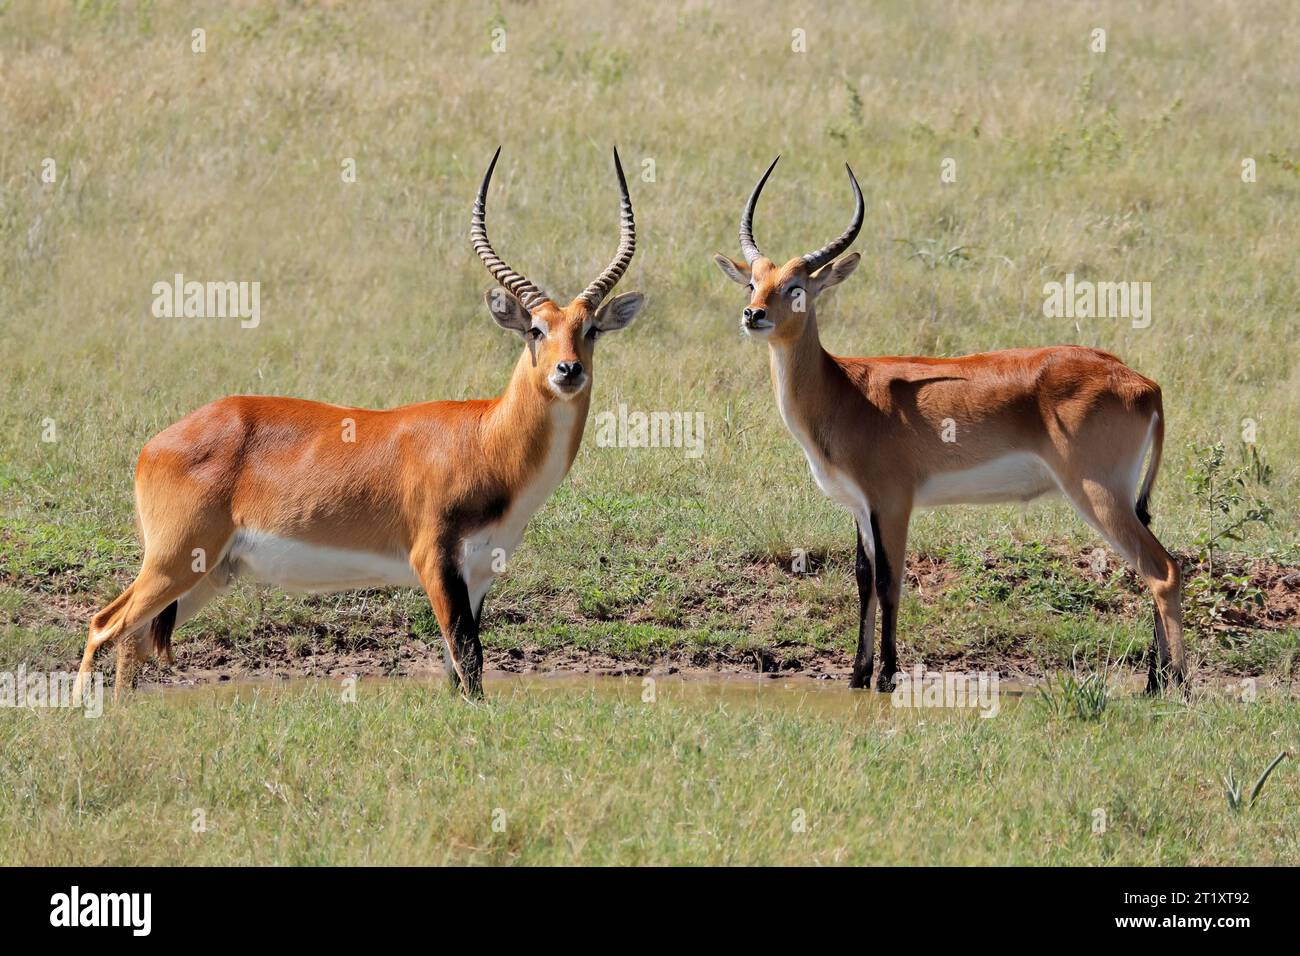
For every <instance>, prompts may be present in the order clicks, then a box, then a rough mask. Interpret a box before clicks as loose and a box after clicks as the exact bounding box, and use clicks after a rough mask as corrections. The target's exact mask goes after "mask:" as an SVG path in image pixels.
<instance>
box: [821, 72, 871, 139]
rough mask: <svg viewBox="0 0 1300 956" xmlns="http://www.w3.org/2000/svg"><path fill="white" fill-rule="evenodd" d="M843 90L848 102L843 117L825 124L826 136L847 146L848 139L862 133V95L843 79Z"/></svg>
mask: <svg viewBox="0 0 1300 956" xmlns="http://www.w3.org/2000/svg"><path fill="white" fill-rule="evenodd" d="M843 83H844V89H845V90H847V91H848V94H849V102H848V105H847V106H846V107H845V108H844V117H843V118H842V119H838V120H835V121H834V122H831V123H828V124H826V135H827V136H829V137H830V138H831V139H833V140H835V142H837V143H839V144H840V145H841V146H847V145H848V143H849V137H851V136H853V135H855V134H857V133H860V132H862V128H863V125H864V120H863V108H862V94H860V93H859V92H858V88H857V87H856V86H854V85H853V84H852V83H850V82H849V81H848V79H847V78H845V79H844V81H843Z"/></svg>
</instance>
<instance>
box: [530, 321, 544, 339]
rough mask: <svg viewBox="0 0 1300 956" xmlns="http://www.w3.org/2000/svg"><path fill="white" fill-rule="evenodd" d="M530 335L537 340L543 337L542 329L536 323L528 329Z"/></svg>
mask: <svg viewBox="0 0 1300 956" xmlns="http://www.w3.org/2000/svg"><path fill="white" fill-rule="evenodd" d="M528 337H529V338H530V339H532V340H533V341H534V342H536V341H537V340H538V339H540V338H541V337H542V330H541V329H539V328H538V327H537V326H535V325H534V326H533V327H532V328H531V329H529V330H528Z"/></svg>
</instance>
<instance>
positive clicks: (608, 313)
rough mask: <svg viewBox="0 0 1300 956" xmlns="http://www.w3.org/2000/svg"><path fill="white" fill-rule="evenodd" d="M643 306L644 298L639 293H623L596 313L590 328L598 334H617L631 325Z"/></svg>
mask: <svg viewBox="0 0 1300 956" xmlns="http://www.w3.org/2000/svg"><path fill="white" fill-rule="evenodd" d="M643 305H645V296H643V295H642V294H641V293H640V292H624V293H623V294H622V295H616V296H614V298H612V299H610V300H609V301H608V302H606V303H605V304H604V305H602V306H601V307H600V308H599V309H598V310H597V312H596V318H595V319H594V320H593V321H592V323H591V324H592V327H593V328H595V329H596V330H597V331H599V332H617V331H618V330H619V329H625V328H627V327H628V326H629V325H631V324H632V320H633V319H635V318H636V314H637V313H638V312H640V311H641V307H642V306H643Z"/></svg>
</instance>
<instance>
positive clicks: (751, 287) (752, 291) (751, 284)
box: [749, 282, 754, 295]
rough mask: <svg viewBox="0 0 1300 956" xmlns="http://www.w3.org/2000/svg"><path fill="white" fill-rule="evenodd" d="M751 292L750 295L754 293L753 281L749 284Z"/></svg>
mask: <svg viewBox="0 0 1300 956" xmlns="http://www.w3.org/2000/svg"><path fill="white" fill-rule="evenodd" d="M749 294H750V295H753V294H754V283H752V282H751V283H750V284H749Z"/></svg>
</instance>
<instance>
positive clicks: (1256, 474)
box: [1187, 441, 1273, 575]
mask: <svg viewBox="0 0 1300 956" xmlns="http://www.w3.org/2000/svg"><path fill="white" fill-rule="evenodd" d="M1244 448H1245V449H1246V450H1245V451H1244V452H1243V453H1242V462H1241V463H1240V464H1239V465H1238V466H1237V467H1235V468H1233V469H1232V470H1230V471H1225V470H1224V466H1225V459H1226V457H1227V452H1226V450H1225V449H1224V447H1223V442H1221V441H1220V442H1215V443H1214V444H1213V445H1200V444H1196V443H1193V444H1192V453H1193V454H1194V455H1195V457H1196V463H1195V464H1194V465H1193V466H1192V468H1191V470H1190V471H1188V473H1187V480H1188V482H1189V483H1190V484H1191V486H1192V494H1193V495H1194V496H1195V497H1196V500H1197V502H1198V503H1199V504H1200V506H1201V509H1202V511H1203V512H1204V514H1205V528H1204V529H1203V530H1202V531H1201V533H1200V535H1198V536H1197V539H1196V544H1197V546H1198V547H1199V548H1200V549H1201V557H1202V560H1204V561H1205V562H1206V563H1207V565H1208V567H1209V572H1210V574H1211V575H1213V574H1214V552H1215V549H1216V548H1219V547H1220V546H1221V545H1222V544H1223V543H1224V542H1226V541H1233V542H1241V541H1243V540H1245V537H1246V534H1247V533H1248V532H1249V530H1250V527H1251V525H1256V524H1258V525H1261V526H1263V527H1265V528H1269V527H1272V524H1273V508H1272V506H1271V505H1269V504H1268V502H1267V501H1265V500H1264V498H1263V494H1264V489H1265V488H1267V487H1268V484H1269V482H1270V481H1272V478H1273V469H1272V466H1270V465H1269V464H1268V462H1266V461H1265V460H1264V459H1263V457H1262V456H1261V455H1260V454H1259V452H1258V451H1257V450H1256V448H1255V446H1254V445H1245V446H1244Z"/></svg>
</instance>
